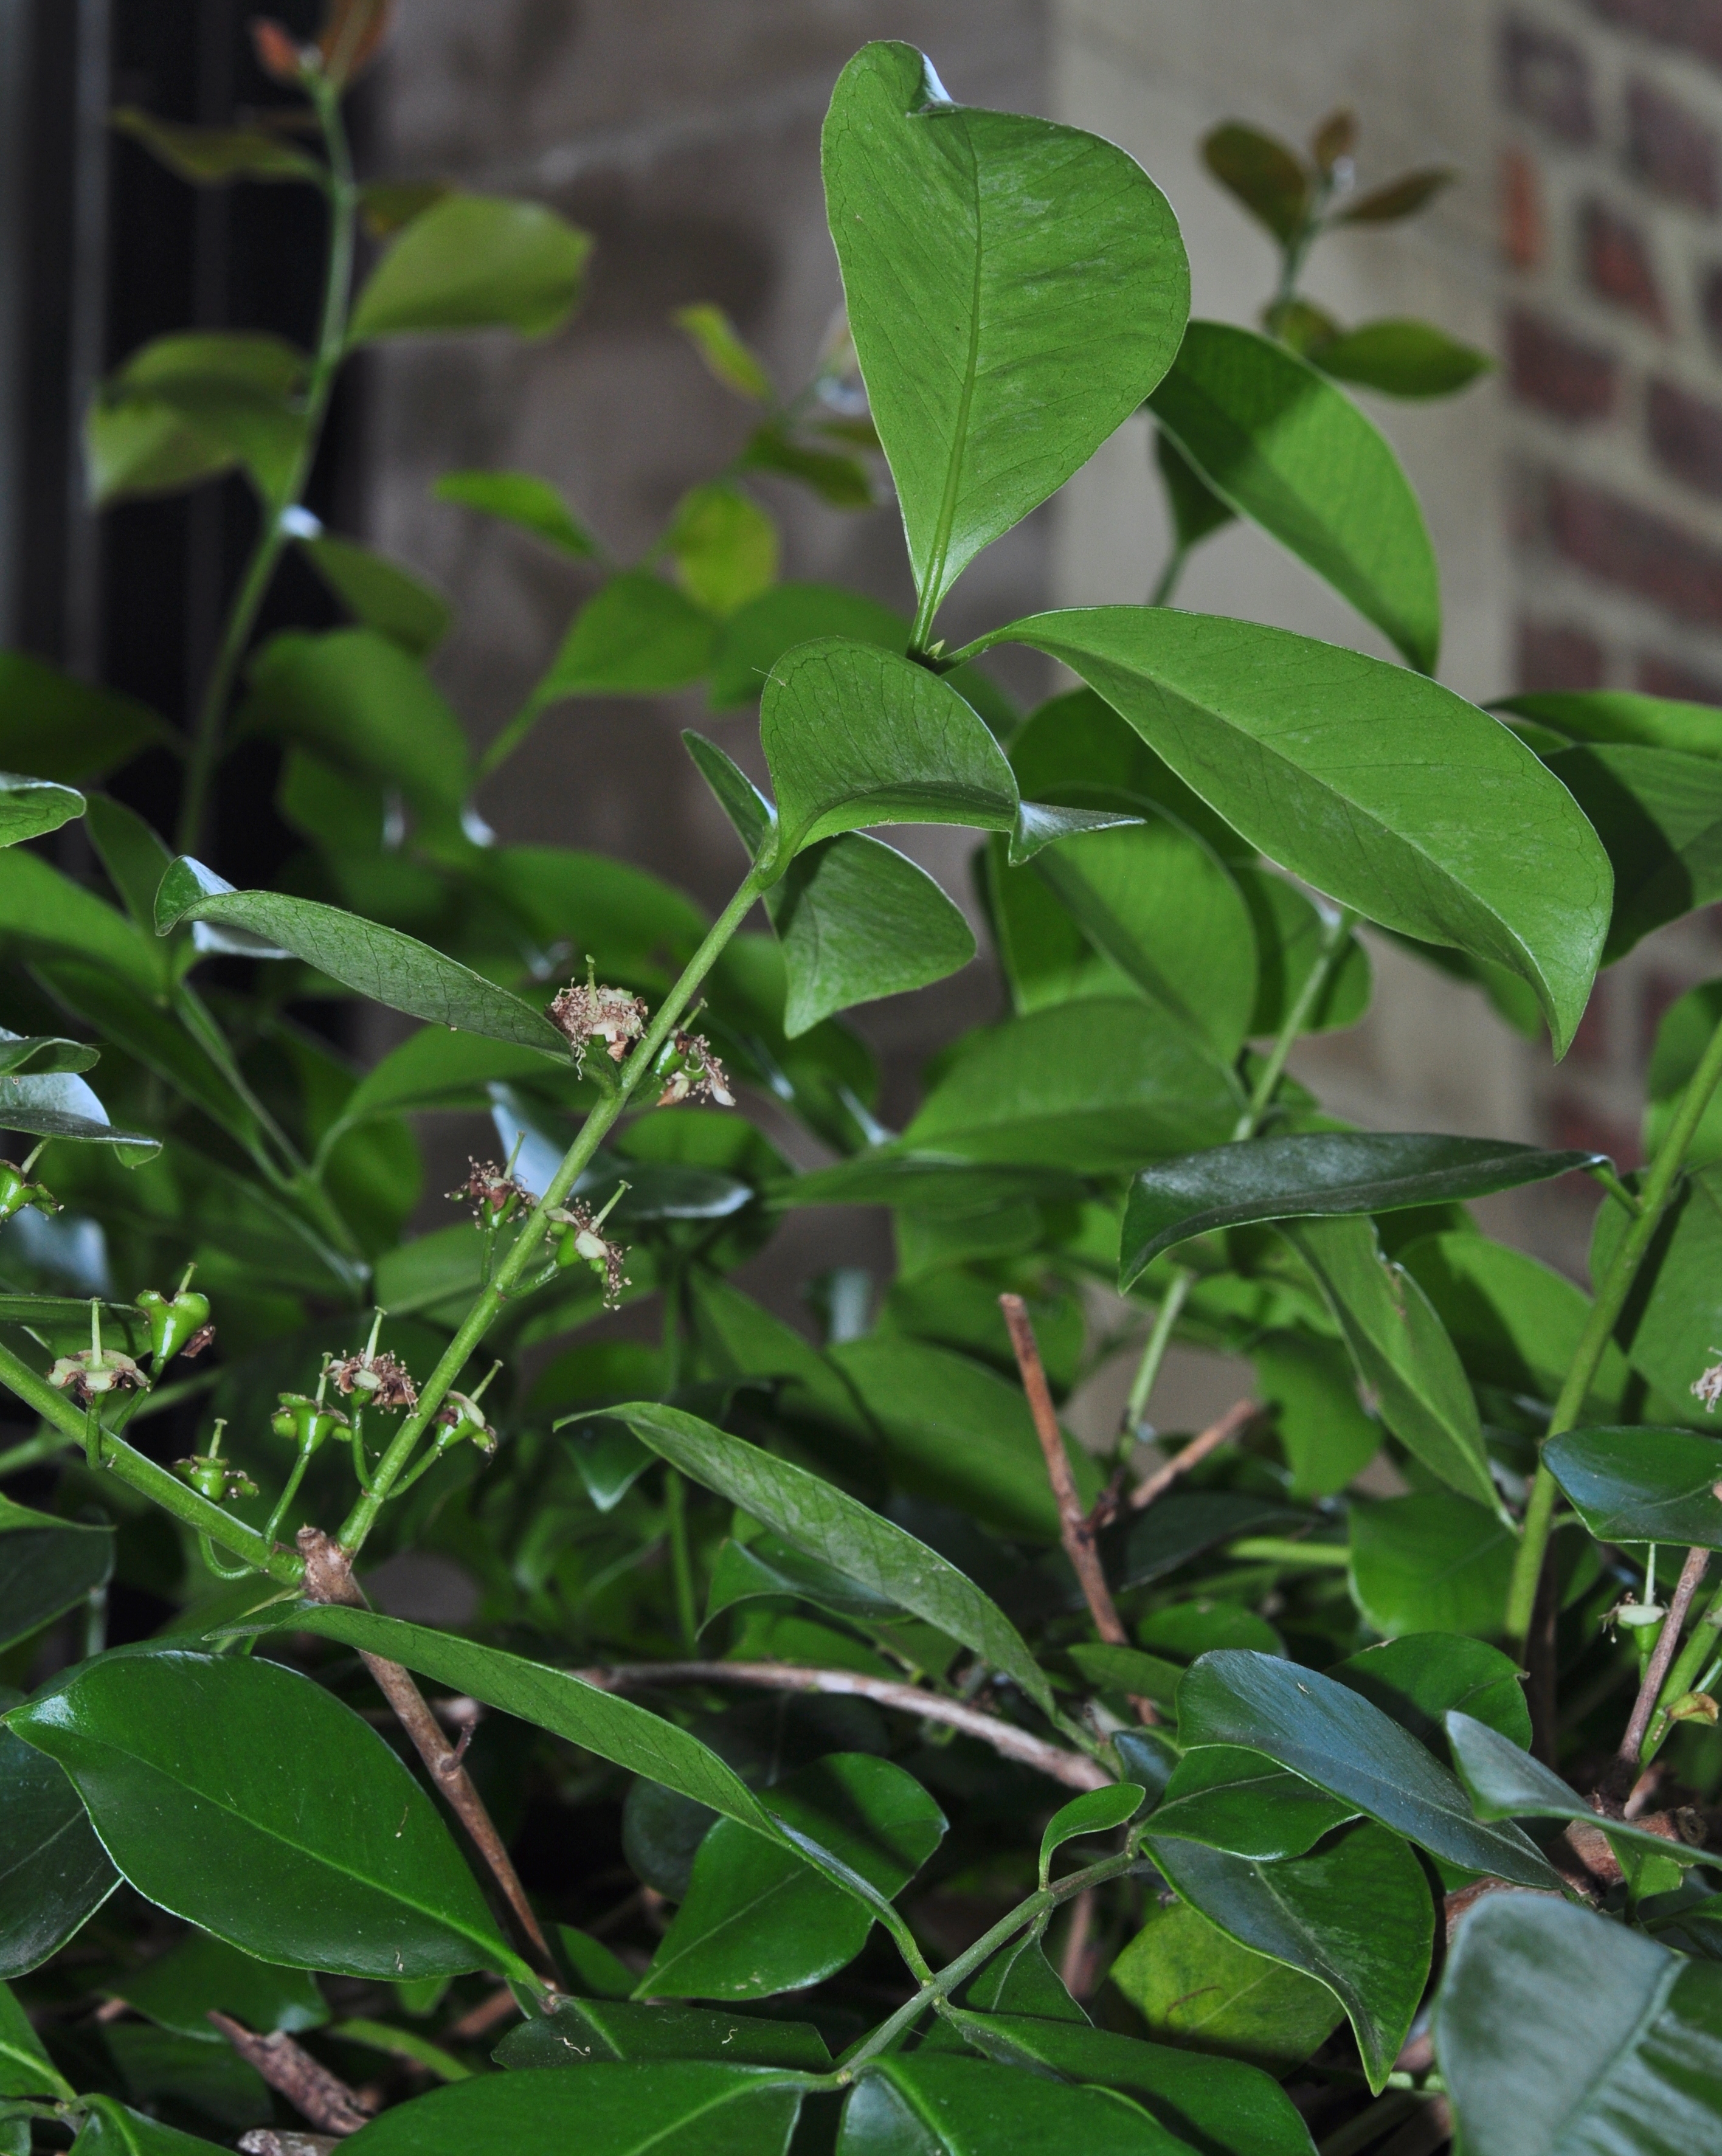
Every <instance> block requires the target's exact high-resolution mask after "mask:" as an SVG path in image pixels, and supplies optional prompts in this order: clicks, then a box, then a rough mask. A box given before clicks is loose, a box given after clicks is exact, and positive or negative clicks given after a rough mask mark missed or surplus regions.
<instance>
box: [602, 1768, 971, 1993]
mask: <svg viewBox="0 0 1722 2156" xmlns="http://www.w3.org/2000/svg"><path fill="white" fill-rule="evenodd" d="M760 1802H761V1803H762V1804H763V1805H764V1806H765V1808H766V1809H768V1811H769V1812H770V1813H771V1814H772V1815H773V1816H774V1818H778V1819H781V1820H785V1821H786V1822H787V1823H788V1824H789V1825H790V1826H792V1827H794V1828H795V1829H796V1830H798V1831H799V1833H801V1834H804V1835H810V1836H811V1837H812V1838H813V1840H815V1841H816V1842H817V1843H818V1844H819V1845H820V1848H821V1849H824V1850H825V1851H829V1852H830V1854H831V1855H832V1856H835V1857H836V1858H837V1859H838V1860H839V1861H840V1862H841V1863H843V1864H845V1865H846V1866H849V1867H850V1869H851V1870H852V1871H856V1872H858V1873H859V1874H860V1875H861V1877H862V1878H863V1879H865V1880H866V1881H867V1882H868V1884H869V1885H870V1886H873V1887H874V1888H876V1891H877V1892H879V1893H881V1894H882V1895H884V1896H885V1897H886V1898H887V1900H892V1899H894V1898H895V1897H896V1896H897V1894H898V1893H900V1892H902V1889H903V1887H904V1886H907V1884H908V1881H910V1880H911V1879H912V1877H913V1876H914V1875H915V1873H916V1872H917V1871H919V1869H920V1868H921V1866H923V1864H924V1863H925V1862H926V1861H927V1860H928V1857H929V1856H932V1854H933V1851H934V1850H935V1849H936V1848H937V1847H938V1844H939V1842H940V1840H942V1838H943V1835H944V1831H945V1820H944V1815H943V1813H942V1812H941V1811H940V1810H939V1809H938V1805H937V1804H934V1802H933V1799H932V1798H931V1797H930V1796H928V1794H927V1792H926V1791H925V1790H924V1789H923V1788H922V1787H921V1784H919V1783H918V1782H917V1781H916V1780H915V1779H913V1777H912V1775H909V1774H905V1773H904V1772H903V1770H902V1768H901V1767H896V1766H893V1765H892V1763H891V1762H890V1760H888V1759H876V1758H871V1757H870V1756H869V1755H868V1754H866V1753H829V1754H828V1755H827V1756H826V1757H825V1758H823V1759H820V1760H818V1761H816V1762H815V1763H814V1764H813V1765H812V1766H810V1767H804V1768H801V1769H800V1770H799V1772H797V1773H795V1774H791V1775H789V1776H788V1777H787V1779H784V1781H781V1782H778V1783H775V1784H773V1786H772V1787H771V1788H770V1789H767V1790H765V1791H763V1792H762V1794H761V1796H760ZM872 1927H873V1912H872V1911H871V1909H870V1908H868V1907H866V1904H865V1903H863V1902H859V1901H857V1900H856V1898H855V1897H853V1896H852V1895H851V1894H848V1893H846V1892H844V1890H843V1889H842V1888H841V1887H840V1886H837V1885H835V1884H834V1883H833V1881H831V1880H830V1879H828V1878H826V1877H825V1876H822V1875H821V1874H820V1873H819V1872H817V1871H813V1870H811V1869H810V1867H809V1866H807V1865H806V1864H804V1862H803V1861H801V1859H800V1858H799V1856H796V1855H795V1854H794V1852H793V1851H790V1850H788V1849H784V1848H779V1847H775V1846H774V1845H771V1844H769V1843H768V1842H764V1841H762V1840H760V1838H759V1836H758V1835H756V1834H749V1833H748V1831H747V1830H746V1829H745V1828H743V1827H741V1826H738V1825H736V1824H735V1823H734V1821H732V1820H718V1822H717V1825H715V1826H714V1827H713V1828H712V1830H711V1832H710V1833H709V1834H708V1835H707V1836H706V1838H705V1840H703V1841H702V1843H701V1844H700V1849H699V1854H698V1855H697V1856H696V1857H695V1859H694V1867H693V1876H692V1878H691V1881H690V1882H689V1885H688V1889H687V1893H686V1897H684V1899H683V1901H682V1903H681V1907H680V1908H679V1909H678V1910H677V1911H676V1916H675V1917H674V1919H673V1921H672V1922H671V1926H670V1928H669V1930H668V1931H667V1932H666V1933H665V1934H664V1937H663V1938H662V1939H661V1941H660V1942H659V1944H658V1949H657V1952H656V1953H655V1954H654V1955H653V1957H652V1962H651V1966H650V1969H647V1971H646V1972H645V1975H644V1976H643V1977H642V1978H641V1979H640V1984H639V1986H638V1989H637V1990H636V1991H635V1997H636V1998H640V1999H686V1998H700V1999H766V1998H769V1997H770V1996H771V1995H772V1994H774V1993H776V1992H780V1991H796V1990H799V1989H803V1988H804V1986H806V1985H808V1984H817V1983H819V1982H820V1980H821V1979H823V1978H825V1977H828V1976H831V1975H835V1973H836V1972H837V1970H839V1969H842V1968H844V1967H846V1965H847V1964H848V1963H850V1962H851V1961H853V1960H854V1958H855V1957H856V1955H857V1954H858V1953H860V1952H861V1948H863V1947H864V1946H865V1945H866V1940H867V1934H868V1933H869V1932H870V1931H871V1929H872Z"/></svg>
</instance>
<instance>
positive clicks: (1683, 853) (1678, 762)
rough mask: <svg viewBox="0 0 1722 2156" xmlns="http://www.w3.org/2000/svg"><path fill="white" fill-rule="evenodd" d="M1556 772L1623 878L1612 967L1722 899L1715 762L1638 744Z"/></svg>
mask: <svg viewBox="0 0 1722 2156" xmlns="http://www.w3.org/2000/svg"><path fill="white" fill-rule="evenodd" d="M1547 762H1548V766H1549V768H1550V771H1552V772H1553V773H1555V777H1556V778H1558V779H1560V783H1562V785H1564V786H1565V788H1567V790H1568V792H1569V793H1571V795H1572V797H1573V798H1574V799H1575V800H1576V802H1577V803H1578V804H1579V806H1580V808H1582V809H1583V810H1584V812H1585V814H1586V815H1587V816H1588V817H1589V818H1590V819H1591V824H1593V825H1594V826H1595V828H1596V834H1597V836H1598V837H1599V838H1600V839H1601V841H1602V844H1603V845H1604V847H1605V848H1606V850H1607V853H1608V858H1609V860H1610V862H1611V865H1612V866H1613V869H1614V916H1613V918H1612V920H1611V921H1610V923H1609V930H1608V941H1607V942H1606V943H1605V944H1604V945H1603V947H1602V962H1603V964H1604V965H1605V966H1609V965H1612V964H1613V963H1614V962H1615V961H1616V960H1617V959H1619V958H1623V957H1625V956H1626V955H1627V952H1628V951H1630V950H1631V949H1632V947H1633V946H1634V945H1635V944H1636V943H1637V942H1640V941H1641V939H1642V937H1646V936H1647V935H1649V934H1650V932H1651V931H1652V930H1653V929H1656V928H1661V927H1663V926H1664V925H1665V924H1666V923H1667V922H1668V921H1678V920H1679V919H1680V918H1681V916H1683V914H1688V913H1690V912H1692V911H1694V910H1695V909H1696V908H1697V907H1699V906H1708V905H1709V904H1710V903H1711V902H1712V901H1714V899H1716V898H1719V897H1722V767H1719V766H1718V764H1717V763H1716V762H1715V760H1714V758H1713V757H1707V756H1693V755H1688V754H1686V753H1684V752H1682V751H1680V750H1678V749H1668V748H1641V747H1637V745H1636V744H1634V743H1630V742H1629V743H1624V744H1621V745H1618V746H1616V745H1608V746H1603V747H1595V748H1591V747H1586V748H1568V749H1562V750H1561V751H1560V753H1559V754H1558V755H1555V756H1551V757H1549V758H1548V759H1547Z"/></svg>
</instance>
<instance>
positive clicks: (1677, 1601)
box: [1597, 1549, 1710, 1815]
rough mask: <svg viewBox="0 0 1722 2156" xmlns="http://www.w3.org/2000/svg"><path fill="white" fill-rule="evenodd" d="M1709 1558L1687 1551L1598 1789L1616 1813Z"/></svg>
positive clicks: (1629, 1784) (1635, 1771) (1634, 1771)
mask: <svg viewBox="0 0 1722 2156" xmlns="http://www.w3.org/2000/svg"><path fill="white" fill-rule="evenodd" d="M1709 1561H1710V1553H1709V1551H1708V1550H1707V1549H1689V1550H1688V1552H1687V1553H1686V1562H1685V1563H1684V1564H1683V1565H1682V1566H1681V1568H1680V1578H1679V1579H1678V1582H1677V1583H1676V1584H1675V1588H1674V1592H1673V1594H1671V1595H1670V1596H1669V1597H1668V1615H1667V1616H1666V1617H1665V1618H1663V1629H1662V1630H1661V1631H1660V1632H1659V1633H1658V1635H1657V1641H1656V1645H1655V1646H1654V1647H1653V1649H1652V1650H1651V1656H1650V1660H1649V1661H1648V1662H1647V1664H1646V1665H1645V1670H1644V1681H1643V1682H1642V1684H1641V1685H1640V1686H1639V1687H1638V1697H1637V1699H1635V1700H1634V1701H1633V1702H1632V1715H1631V1717H1630V1718H1629V1719H1628V1721H1627V1732H1626V1734H1625V1736H1623V1737H1622V1739H1621V1742H1620V1749H1619V1750H1618V1751H1617V1753H1616V1754H1615V1758H1614V1763H1613V1765H1612V1766H1611V1768H1609V1770H1608V1773H1607V1774H1606V1776H1605V1777H1604V1778H1603V1781H1602V1785H1601V1788H1600V1789H1598V1791H1597V1795H1598V1796H1599V1797H1600V1798H1601V1799H1602V1800H1603V1803H1604V1804H1606V1806H1607V1808H1608V1809H1610V1810H1611V1812H1614V1813H1615V1814H1616V1815H1618V1813H1619V1810H1620V1808H1621V1804H1622V1800H1623V1799H1624V1798H1625V1797H1626V1794H1627V1791H1628V1790H1629V1789H1631V1788H1632V1784H1633V1783H1634V1782H1636V1781H1637V1779H1638V1754H1639V1753H1640V1752H1641V1751H1642V1749H1643V1748H1644V1735H1645V1732H1646V1731H1647V1729H1648V1728H1649V1727H1650V1717H1651V1716H1652V1715H1653V1714H1654V1713H1655V1712H1656V1702H1657V1698H1658V1695H1659V1694H1660V1692H1661V1691H1662V1688H1663V1678H1664V1677H1665V1676H1667V1675H1668V1669H1669V1666H1670V1664H1671V1663H1672V1662H1673V1659H1674V1650H1675V1649H1676V1648H1677V1647H1678V1645H1679V1644H1680V1628H1681V1626H1682V1625H1683V1624H1684V1623H1685V1622H1686V1613H1687V1611H1688V1610H1689V1609H1690V1608H1691V1607H1692V1598H1693V1596H1694V1594H1697V1592H1698V1590H1699V1582H1700V1581H1701V1580H1702V1579H1703V1578H1704V1568H1705V1567H1706V1566H1707V1565H1708V1564H1709Z"/></svg>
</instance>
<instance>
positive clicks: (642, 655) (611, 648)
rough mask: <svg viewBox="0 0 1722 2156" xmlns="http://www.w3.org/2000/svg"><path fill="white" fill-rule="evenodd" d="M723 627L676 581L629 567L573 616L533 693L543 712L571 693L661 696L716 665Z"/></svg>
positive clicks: (534, 700)
mask: <svg viewBox="0 0 1722 2156" xmlns="http://www.w3.org/2000/svg"><path fill="white" fill-rule="evenodd" d="M717 634H718V631H717V623H716V622H715V621H714V620H713V619H712V616H711V615H710V614H708V613H705V612H704V611H703V610H702V608H699V607H697V606H696V605H695V604H694V603H693V602H692V600H691V599H686V598H683V597H682V595H681V593H680V592H678V591H677V590H676V588H675V587H674V586H673V585H671V584H666V583H664V582H663V580H662V578H661V577H655V576H653V575H652V574H651V572H650V571H649V570H646V569H630V570H629V571H627V572H625V574H624V575H622V576H619V577H611V579H610V581H609V583H607V584H606V585H605V586H604V588H603V590H602V591H600V592H599V593H597V594H596V595H595V597H594V598H589V600H588V601H587V602H586V603H585V605H584V606H583V607H582V608H581V609H580V611H579V613H577V614H576V615H575V616H574V619H573V625H572V626H571V628H570V629H569V630H568V634H567V635H566V636H565V637H564V638H563V641H562V648H561V649H560V650H559V651H558V653H557V654H556V656H555V658H554V659H553V660H552V661H551V662H550V670H549V672H548V673H547V674H546V675H545V676H544V678H543V680H541V681H540V682H539V684H538V685H537V688H535V689H534V690H533V691H532V702H533V704H534V705H535V706H537V707H538V708H539V709H541V710H542V708H543V707H544V706H546V705H548V704H554V703H557V702H558V701H560V700H561V699H562V698H563V697H564V696H658V695H660V694H661V693H662V692H663V691H665V690H670V689H685V688H686V686H687V685H688V683H689V682H690V681H697V680H699V679H700V677H701V675H702V674H704V673H706V672H707V670H708V669H709V668H710V666H711V664H712V654H713V652H714V651H715V649H717Z"/></svg>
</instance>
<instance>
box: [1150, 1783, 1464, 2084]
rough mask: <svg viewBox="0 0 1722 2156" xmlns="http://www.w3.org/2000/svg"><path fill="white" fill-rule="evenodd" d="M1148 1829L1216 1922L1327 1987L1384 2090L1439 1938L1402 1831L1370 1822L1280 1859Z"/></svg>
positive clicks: (1185, 1887) (1187, 1891)
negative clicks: (1262, 1860) (1230, 1851)
mask: <svg viewBox="0 0 1722 2156" xmlns="http://www.w3.org/2000/svg"><path fill="white" fill-rule="evenodd" d="M1147 1838H1148V1841H1149V1846H1150V1847H1151V1848H1152V1850H1153V1851H1154V1859H1155V1861H1156V1862H1157V1863H1158V1864H1159V1866H1160V1869H1161V1870H1162V1871H1164V1873H1165V1875H1166V1876H1167V1877H1168V1878H1169V1880H1170V1881H1171V1882H1172V1884H1173V1885H1174V1886H1175V1887H1176V1888H1177V1889H1178V1892H1180V1894H1181V1895H1183V1897H1185V1900H1186V1901H1190V1902H1195V1905H1196V1907H1198V1908H1199V1909H1200V1911H1201V1912H1202V1914H1203V1915H1204V1916H1205V1917H1207V1918H1208V1919H1209V1921H1210V1922H1212V1923H1215V1924H1217V1925H1218V1926H1219V1927H1220V1928H1221V1930H1222V1931H1224V1932H1226V1933H1229V1934H1230V1935H1231V1938H1234V1939H1236V1941H1237V1943H1238V1944H1239V1945H1240V1946H1246V1947H1248V1948H1250V1949H1251V1950H1252V1953H1264V1954H1268V1955H1271V1956H1272V1958H1273V1959H1274V1960H1275V1961H1278V1962H1283V1963H1285V1965H1286V1966H1287V1967H1288V1969H1297V1970H1298V1972H1299V1973H1300V1974H1303V1975H1305V1976H1313V1977H1314V1978H1315V1979H1316V1980H1317V1981H1318V1983H1322V1984H1326V1985H1327V1987H1328V1989H1329V1990H1330V1991H1331V1992H1332V1993H1333V1994H1334V1997H1335V1998H1336V1999H1339V2001H1340V2003H1341V2004H1342V2005H1344V2009H1345V2011H1346V2013H1347V2015H1349V2018H1350V2021H1351V2026H1352V2029H1353V2031H1354V2034H1355V2035H1356V2037H1357V2047H1358V2051H1359V2052H1360V2056H1361V2057H1362V2061H1363V2069H1364V2073H1365V2076H1366V2077H1367V2079H1368V2082H1369V2085H1370V2088H1371V2089H1372V2090H1374V2091H1375V2092H1378V2093H1379V2092H1380V2090H1381V2089H1382V2088H1383V2087H1385V2084H1386V2080H1387V2076H1388V2075H1389V2074H1390V2072H1391V2071H1392V2070H1393V2061H1394V2060H1395V2059H1396V2057H1397V2056H1398V2054H1399V2050H1400V2046H1401V2045H1402V2044H1403V2043H1404V2041H1405V2039H1406V2033H1407V2031H1408V2030H1410V2028H1411V2017H1412V2015H1414V2014H1415V2013H1416V2010H1417V2005H1418V2002H1419V2000H1420V1999H1421V1998H1422V1996H1423V1987H1424V1985H1425V1984H1426V1983H1427V1981H1428V1978H1429V1958H1430V1953H1431V1951H1432V1947H1433V1944H1434V1938H1435V1908H1434V1903H1433V1901H1432V1897H1431V1894H1430V1890H1429V1884H1428V1881H1426V1878H1425V1877H1424V1876H1423V1867H1422V1866H1421V1864H1419V1863H1418V1861H1417V1860H1416V1857H1415V1856H1413V1855H1412V1854H1411V1851H1410V1850H1409V1849H1408V1848H1407V1847H1406V1844H1405V1843H1404V1842H1403V1841H1401V1839H1400V1838H1399V1836H1398V1835H1396V1834H1390V1833H1388V1832H1387V1831H1386V1830H1385V1828H1383V1827H1380V1826H1376V1825H1373V1824H1370V1823H1368V1822H1365V1824H1364V1825H1360V1826H1354V1827H1351V1828H1349V1829H1347V1830H1344V1831H1342V1832H1341V1833H1340V1834H1339V1835H1337V1836H1336V1837H1335V1838H1334V1840H1333V1841H1332V1842H1331V1843H1330V1844H1329V1845H1328V1846H1327V1847H1325V1848H1324V1849H1320V1850H1318V1851H1314V1852H1313V1854H1311V1855H1309V1856H1298V1857H1292V1858H1289V1859H1288V1860H1287V1861H1284V1862H1282V1863H1278V1864H1257V1863H1252V1861H1250V1860H1249V1859H1248V1858H1247V1857H1241V1856H1226V1855H1224V1854H1222V1853H1221V1851H1218V1850H1213V1849H1205V1848H1203V1847H1202V1846H1201V1845H1200V1843H1196V1842H1190V1841H1182V1842H1180V1841H1177V1840H1173V1839H1171V1838H1170V1837H1169V1836H1162V1835H1159V1833H1157V1832H1156V1831H1155V1830H1154V1828H1153V1827H1152V1826H1150V1828H1149V1835H1148V1837H1147Z"/></svg>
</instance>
